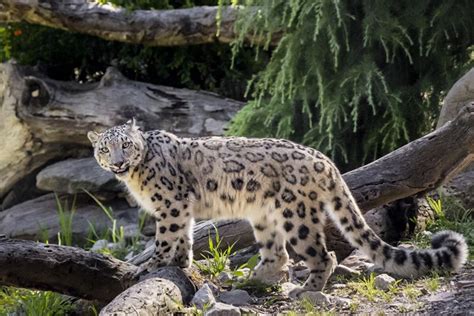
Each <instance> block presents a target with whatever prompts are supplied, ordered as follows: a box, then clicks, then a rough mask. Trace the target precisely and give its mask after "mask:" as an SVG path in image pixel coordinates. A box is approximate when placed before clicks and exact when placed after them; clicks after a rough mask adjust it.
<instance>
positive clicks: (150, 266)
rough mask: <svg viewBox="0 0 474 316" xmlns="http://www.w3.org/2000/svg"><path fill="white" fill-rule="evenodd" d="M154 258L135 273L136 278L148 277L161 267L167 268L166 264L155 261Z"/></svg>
mask: <svg viewBox="0 0 474 316" xmlns="http://www.w3.org/2000/svg"><path fill="white" fill-rule="evenodd" d="M153 259H154V258H153V257H152V258H151V259H149V260H148V261H147V262H145V263H143V264H141V265H140V266H139V267H138V269H137V271H136V272H135V277H141V276H143V275H146V274H148V273H150V272H153V271H155V270H157V269H158V268H160V267H163V266H166V265H167V264H165V263H164V262H161V261H157V260H153Z"/></svg>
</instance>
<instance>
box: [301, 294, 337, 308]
mask: <svg viewBox="0 0 474 316" xmlns="http://www.w3.org/2000/svg"><path fill="white" fill-rule="evenodd" d="M300 298H302V299H307V300H308V301H310V302H311V303H312V304H313V305H318V306H320V305H329V304H331V297H330V296H329V295H327V294H324V293H323V292H321V291H317V292H316V291H305V292H302V293H301V295H300Z"/></svg>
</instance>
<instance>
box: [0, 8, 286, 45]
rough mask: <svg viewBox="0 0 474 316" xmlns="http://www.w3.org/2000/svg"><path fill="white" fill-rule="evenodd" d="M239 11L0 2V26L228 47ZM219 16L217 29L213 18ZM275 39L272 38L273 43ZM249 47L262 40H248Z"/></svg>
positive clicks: (150, 42) (137, 41)
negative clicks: (32, 26)
mask: <svg viewBox="0 0 474 316" xmlns="http://www.w3.org/2000/svg"><path fill="white" fill-rule="evenodd" d="M237 12H238V7H230V6H223V7H222V8H221V10H220V12H219V8H218V7H208V6H201V7H194V8H189V9H176V10H135V11H129V10H127V9H124V8H120V7H115V6H111V5H101V4H99V3H97V2H90V1H88V0H75V1H56V0H43V1H35V0H26V1H25V0H21V1H20V0H0V22H19V21H23V22H27V23H30V24H39V25H44V26H49V27H53V28H58V29H63V30H68V31H73V32H79V33H84V34H89V35H94V36H98V37H101V38H103V39H106V40H114V41H121V42H126V43H134V44H146V45H150V46H178V45H191V44H206V43H214V42H220V43H229V42H231V41H232V40H233V39H234V38H235V37H236V35H235V33H234V22H235V20H236V17H237ZM218 15H220V17H219V25H218V23H217V16H218ZM279 37H280V35H278V34H276V35H275V38H274V40H273V42H272V43H273V44H275V43H276V42H277V41H278V40H279ZM249 40H251V41H252V42H253V43H263V42H264V41H265V40H266V39H257V38H252V39H250V38H249Z"/></svg>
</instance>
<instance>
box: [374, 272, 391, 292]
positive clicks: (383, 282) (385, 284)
mask: <svg viewBox="0 0 474 316" xmlns="http://www.w3.org/2000/svg"><path fill="white" fill-rule="evenodd" d="M374 281H375V288H377V289H379V290H383V291H387V290H388V289H389V288H390V285H391V284H393V283H394V282H395V279H394V278H392V277H391V276H389V275H388V274H380V275H377V276H376V277H375V280H374Z"/></svg>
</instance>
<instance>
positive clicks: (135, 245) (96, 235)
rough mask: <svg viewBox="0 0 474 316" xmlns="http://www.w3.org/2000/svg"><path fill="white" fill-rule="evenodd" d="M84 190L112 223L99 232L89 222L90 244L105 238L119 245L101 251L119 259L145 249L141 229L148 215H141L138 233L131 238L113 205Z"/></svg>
mask: <svg viewBox="0 0 474 316" xmlns="http://www.w3.org/2000/svg"><path fill="white" fill-rule="evenodd" d="M84 192H85V193H86V194H87V195H89V196H90V197H91V198H92V199H93V200H94V202H95V203H96V204H97V205H98V206H99V208H100V209H101V210H102V211H103V212H104V214H105V215H106V216H107V218H108V219H109V220H110V225H111V226H109V227H108V228H107V229H106V230H105V231H102V232H98V231H97V229H96V228H95V226H94V225H93V224H92V223H91V222H89V237H88V241H89V243H90V246H92V245H93V244H94V243H95V242H96V241H97V240H99V239H105V240H108V241H110V242H112V243H114V244H116V245H117V247H114V248H113V249H109V248H104V249H102V250H101V251H100V253H104V254H108V255H111V256H114V257H115V258H117V259H120V260H123V259H124V258H125V256H126V255H127V254H128V253H129V252H130V251H133V252H139V251H142V250H143V246H140V244H139V241H140V231H141V229H142V228H143V226H144V225H145V222H146V218H147V215H146V213H143V214H142V215H141V216H139V221H138V226H139V228H138V233H137V234H136V235H135V236H133V237H132V238H131V239H130V240H128V241H127V240H126V238H125V230H124V227H123V226H122V225H119V224H118V220H117V219H116V218H115V217H114V212H113V209H112V208H111V207H107V206H105V205H104V204H103V203H102V202H101V201H100V200H99V199H98V198H97V197H95V196H94V195H93V194H92V193H90V192H88V191H86V190H84Z"/></svg>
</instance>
